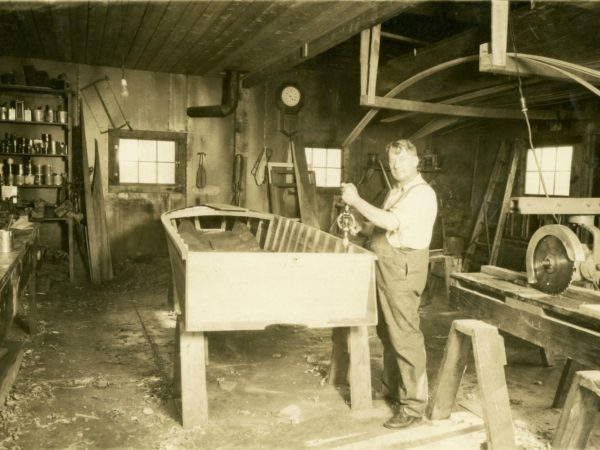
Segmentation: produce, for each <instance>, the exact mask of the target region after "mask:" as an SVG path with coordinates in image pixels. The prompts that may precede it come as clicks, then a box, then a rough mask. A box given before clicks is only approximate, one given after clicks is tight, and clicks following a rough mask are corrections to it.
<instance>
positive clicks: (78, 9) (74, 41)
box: [65, 3, 88, 63]
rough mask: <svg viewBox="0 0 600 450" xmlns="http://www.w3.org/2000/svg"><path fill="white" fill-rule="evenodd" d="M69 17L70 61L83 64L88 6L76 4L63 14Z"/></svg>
mask: <svg viewBox="0 0 600 450" xmlns="http://www.w3.org/2000/svg"><path fill="white" fill-rule="evenodd" d="M67 11H68V15H69V24H70V25H69V28H70V30H71V46H70V47H71V59H70V60H71V61H73V62H78V63H84V62H85V53H86V47H87V29H88V5H87V3H78V4H77V5H76V6H71V7H69V8H68V9H67V10H66V11H65V14H67Z"/></svg>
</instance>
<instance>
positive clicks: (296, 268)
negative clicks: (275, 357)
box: [185, 252, 377, 331]
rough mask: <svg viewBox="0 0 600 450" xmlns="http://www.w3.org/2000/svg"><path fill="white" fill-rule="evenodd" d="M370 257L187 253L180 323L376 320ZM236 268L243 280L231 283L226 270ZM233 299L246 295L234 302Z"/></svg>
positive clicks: (206, 327) (212, 326)
mask: <svg viewBox="0 0 600 450" xmlns="http://www.w3.org/2000/svg"><path fill="white" fill-rule="evenodd" d="M373 258H374V256H373V255H372V254H371V255H368V254H353V255H351V254H334V253H292V254H290V253H279V252H188V255H187V260H186V279H185V280H186V299H185V302H186V318H185V319H186V329H187V330H188V331H218V330H222V331H225V330H240V329H242V330H243V329H246V330H260V329H263V328H264V327H266V326H268V325H271V324H290V325H299V326H309V327H327V328H329V327H334V326H361V325H365V326H367V325H375V323H376V317H377V312H376V307H375V297H374V295H373V294H374V290H375V287H374V286H373V285H372V283H371V277H372V272H373V264H374V259H373ZM238 272H239V273H243V274H244V280H245V281H244V283H231V274H232V273H238ZM265 286H268V288H266V287H265ZM207 292H210V295H206V293H207ZM240 298H246V299H251V301H247V302H242V303H240V301H239V299H240Z"/></svg>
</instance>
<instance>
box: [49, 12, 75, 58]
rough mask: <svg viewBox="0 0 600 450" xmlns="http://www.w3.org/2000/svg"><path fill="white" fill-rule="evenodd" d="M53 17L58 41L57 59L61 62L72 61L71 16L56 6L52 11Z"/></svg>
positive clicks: (53, 27) (53, 25)
mask: <svg viewBox="0 0 600 450" xmlns="http://www.w3.org/2000/svg"><path fill="white" fill-rule="evenodd" d="M50 14H51V16H52V29H53V31H54V37H55V39H56V50H57V52H56V59H58V60H59V61H70V60H71V31H70V25H71V24H70V20H69V15H68V14H65V11H64V8H62V7H60V6H58V5H55V6H54V7H53V8H51V9H50Z"/></svg>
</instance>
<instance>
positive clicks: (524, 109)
mask: <svg viewBox="0 0 600 450" xmlns="http://www.w3.org/2000/svg"><path fill="white" fill-rule="evenodd" d="M509 31H510V40H511V43H512V47H513V53H514V54H515V68H516V71H517V80H518V88H519V99H520V103H521V112H522V113H523V116H524V117H525V124H526V125H527V138H528V141H529V148H530V150H531V153H532V154H533V159H534V162H535V165H536V168H537V172H538V174H539V176H540V182H541V184H542V190H543V191H544V195H545V196H546V198H550V195H548V188H547V187H546V182H545V181H544V176H543V174H542V167H541V164H540V161H539V159H538V156H537V153H536V151H535V146H534V145H533V132H532V130H531V123H530V120H529V115H528V114H527V101H526V99H525V93H524V91H523V81H522V79H521V74H520V72H519V59H518V58H519V54H518V53H517V46H516V44H515V35H514V29H513V27H512V25H510V24H509ZM552 217H553V218H554V221H555V222H556V223H560V221H559V220H558V216H557V215H556V214H555V213H552Z"/></svg>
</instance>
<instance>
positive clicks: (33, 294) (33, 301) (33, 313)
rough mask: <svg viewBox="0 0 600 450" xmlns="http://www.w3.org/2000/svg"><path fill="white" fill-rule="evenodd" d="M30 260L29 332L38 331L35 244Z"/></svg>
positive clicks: (28, 286)
mask: <svg viewBox="0 0 600 450" xmlns="http://www.w3.org/2000/svg"><path fill="white" fill-rule="evenodd" d="M30 252H31V255H30V262H31V273H30V274H29V281H28V282H27V290H28V293H29V296H28V303H29V319H28V321H27V322H28V323H29V334H35V333H37V286H36V278H37V246H34V247H33V248H32V249H31V250H30Z"/></svg>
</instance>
